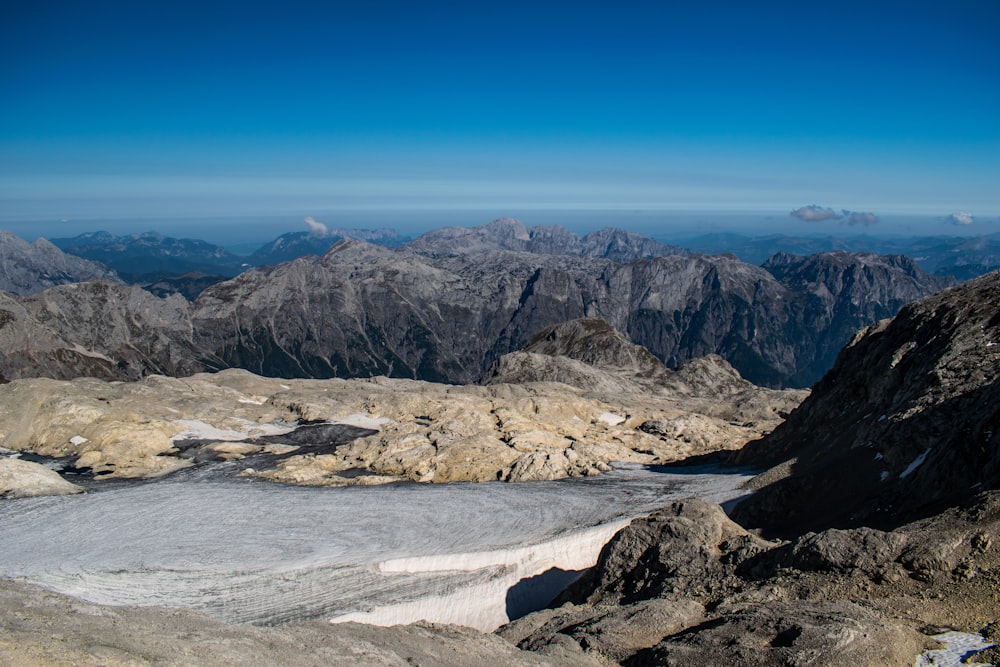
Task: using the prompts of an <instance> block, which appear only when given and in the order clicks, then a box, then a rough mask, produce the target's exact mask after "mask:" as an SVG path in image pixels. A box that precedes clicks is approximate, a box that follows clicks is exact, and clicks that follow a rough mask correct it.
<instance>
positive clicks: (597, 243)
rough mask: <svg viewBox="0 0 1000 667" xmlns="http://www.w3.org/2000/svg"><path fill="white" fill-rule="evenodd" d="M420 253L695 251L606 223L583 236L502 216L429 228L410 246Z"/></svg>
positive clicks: (626, 258)
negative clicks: (478, 224) (479, 223)
mask: <svg viewBox="0 0 1000 667" xmlns="http://www.w3.org/2000/svg"><path fill="white" fill-rule="evenodd" d="M407 247H408V248H409V249H410V250H412V251H413V252H415V253H418V254H420V255H424V256H426V257H431V258H443V257H448V256H452V255H463V254H475V253H481V252H489V251H492V250H510V251H515V252H530V253H535V254H543V255H570V256H573V257H595V258H603V259H610V260H611V261H613V262H618V263H620V264H627V263H628V262H634V261H636V260H639V259H650V258H653V257H665V256H667V255H681V256H685V257H686V256H688V255H690V254H691V252H690V251H688V250H685V249H684V248H680V247H677V246H671V245H666V244H663V243H660V242H659V241H656V240H654V239H651V238H648V237H645V236H642V235H641V234H636V233H633V232H626V231H623V230H621V229H614V228H611V227H606V228H604V229H601V230H599V231H596V232H590V233H589V234H586V235H584V236H582V237H580V236H577V235H576V234H573V233H571V232H570V231H568V230H567V229H566V228H564V227H560V226H558V225H556V226H553V227H547V226H545V225H538V226H536V227H526V226H525V225H523V224H522V223H521V222H520V221H518V220H515V219H513V218H498V219H497V220H494V221H493V222H491V223H489V224H488V225H484V226H481V227H443V228H441V229H435V230H434V231H431V232H427V233H426V234H424V235H422V236H420V237H419V238H417V239H416V240H415V241H413V242H411V243H410V244H408V246H407Z"/></svg>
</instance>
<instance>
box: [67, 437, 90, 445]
mask: <svg viewBox="0 0 1000 667" xmlns="http://www.w3.org/2000/svg"><path fill="white" fill-rule="evenodd" d="M85 442H90V441H89V440H87V439H86V438H85V437H83V436H82V435H74V436H73V437H72V438H70V439H69V444H71V445H76V446H78V447H79V446H80V445H82V444H83V443H85Z"/></svg>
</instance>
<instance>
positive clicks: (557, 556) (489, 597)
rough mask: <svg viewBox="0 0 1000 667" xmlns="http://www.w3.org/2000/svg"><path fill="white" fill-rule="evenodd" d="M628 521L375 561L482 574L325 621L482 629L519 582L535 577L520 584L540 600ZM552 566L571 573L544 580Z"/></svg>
mask: <svg viewBox="0 0 1000 667" xmlns="http://www.w3.org/2000/svg"><path fill="white" fill-rule="evenodd" d="M628 523H629V519H622V520H619V521H615V522H611V523H606V524H602V525H600V526H595V527H593V528H589V529H586V530H581V531H578V532H574V533H570V534H569V535H566V536H564V537H560V538H557V539H554V540H551V541H549V542H544V543H541V544H534V545H531V546H527V547H522V548H514V549H508V550H498V551H485V552H480V553H466V554H444V555H440V556H424V557H414V558H396V559H393V560H388V561H383V562H382V563H379V564H378V569H379V571H380V572H383V573H406V574H427V573H431V572H448V571H475V570H480V571H481V572H482V576H481V578H480V582H479V583H476V584H473V585H470V586H465V587H463V588H459V589H458V590H455V591H454V592H451V593H448V594H445V595H435V596H430V597H426V598H423V599H419V600H411V601H408V602H403V603H400V604H393V605H387V606H384V607H378V608H374V609H371V610H366V611H360V612H354V613H350V614H344V615H341V616H337V617H336V618H333V619H331V620H330V622H331V623H346V622H348V621H355V622H358V623H370V624H373V625H405V624H408V623H415V622H417V621H422V620H423V621H432V622H435V623H458V624H462V625H467V626H470V627H473V628H476V629H477V630H482V631H483V632H493V631H494V630H496V629H497V628H498V627H500V626H501V625H503V624H504V623H507V622H508V621H510V620H512V619H511V617H510V614H509V608H510V601H509V599H508V597H509V595H510V594H511V590H512V589H514V588H515V587H516V586H517V585H518V583H519V582H522V581H524V580H526V579H532V578H537V580H536V582H528V583H527V584H525V585H527V586H532V587H534V588H535V590H532V591H531V594H532V595H533V596H535V597H536V598H537V599H540V600H543V601H542V604H545V602H546V601H548V600H551V599H552V598H554V597H555V596H556V595H558V594H559V593H560V592H561V591H562V589H563V588H564V587H565V586H566V585H567V583H568V581H570V580H572V579H574V578H576V576H577V575H576V574H575V573H578V572H581V571H582V570H585V569H587V568H589V567H593V566H594V565H595V564H596V563H597V557H598V556H599V555H600V553H601V549H602V548H603V546H604V545H605V544H607V542H608V540H610V539H611V538H612V537H613V536H614V535H615V533H617V532H618V531H619V530H621V529H622V528H624V527H625V526H626V525H628ZM553 569H555V570H562V571H563V572H565V573H574V574H572V575H570V576H569V577H556V576H554V577H552V578H551V579H550V581H549V582H546V581H545V578H544V574H545V573H546V572H549V571H550V570H553Z"/></svg>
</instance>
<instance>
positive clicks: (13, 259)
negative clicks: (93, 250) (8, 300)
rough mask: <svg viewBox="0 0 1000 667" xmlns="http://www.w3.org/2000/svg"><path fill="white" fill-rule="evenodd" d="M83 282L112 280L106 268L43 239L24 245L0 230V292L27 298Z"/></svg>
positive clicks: (112, 273) (17, 238) (23, 242)
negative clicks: (54, 288) (52, 288)
mask: <svg viewBox="0 0 1000 667" xmlns="http://www.w3.org/2000/svg"><path fill="white" fill-rule="evenodd" d="M85 280H113V281H117V280H118V276H117V275H116V274H115V272H114V270H112V269H109V268H108V267H107V266H104V265H102V264H98V263H97V262H91V261H88V260H85V259H80V258H79V257H74V256H73V255H68V254H66V253H64V252H63V251H62V250H60V249H59V248H58V247H56V246H55V245H53V244H52V243H50V242H48V241H46V240H45V239H38V240H37V241H35V242H34V243H28V242H27V241H25V240H24V239H22V238H19V237H17V236H15V235H14V234H11V233H10V232H5V231H0V290H3V291H6V292H12V293H14V294H20V295H22V296H27V295H29V294H35V293H37V292H41V291H43V290H46V289H49V288H50V287H55V286H56V285H65V284H68V283H76V282H82V281H85Z"/></svg>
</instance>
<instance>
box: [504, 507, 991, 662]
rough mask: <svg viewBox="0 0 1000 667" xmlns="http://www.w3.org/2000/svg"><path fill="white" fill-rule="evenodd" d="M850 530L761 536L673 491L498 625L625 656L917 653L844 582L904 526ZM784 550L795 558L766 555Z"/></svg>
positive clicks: (904, 657) (781, 658) (915, 637)
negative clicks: (582, 567)
mask: <svg viewBox="0 0 1000 667" xmlns="http://www.w3.org/2000/svg"><path fill="white" fill-rule="evenodd" d="M876 532H877V531H876ZM930 535H931V532H930V531H928V532H927V533H926V534H922V535H921V539H923V538H929V537H930ZM841 537H842V538H844V539H842V540H840V539H837V538H841ZM849 537H854V538H857V537H859V535H851V536H847V535H825V536H816V535H811V536H808V537H807V538H803V539H802V540H800V541H798V542H796V543H793V544H787V545H779V544H776V543H769V542H765V541H763V540H761V539H759V538H757V537H755V536H754V535H752V534H750V533H747V532H746V531H745V530H743V529H742V528H741V527H740V526H738V525H737V524H735V523H733V522H732V521H731V520H729V519H728V518H727V517H726V515H725V514H724V513H723V512H722V510H721V508H719V507H718V506H716V505H712V504H710V503H706V502H704V501H702V500H698V499H694V498H689V499H686V500H683V501H677V502H674V503H672V504H670V505H669V506H667V507H665V508H663V509H662V510H660V511H658V512H655V513H653V514H651V515H650V516H648V517H646V518H642V519H636V520H633V521H632V523H631V524H630V525H629V526H628V527H626V528H624V529H623V530H622V531H620V532H619V533H618V534H617V535H616V536H615V537H614V538H613V539H612V540H611V541H610V542H609V543H608V544H607V545H606V546H605V548H604V550H603V551H602V552H601V556H600V559H599V560H598V563H597V565H596V566H595V568H594V569H593V570H592V571H591V572H589V573H588V574H587V575H585V576H584V578H583V579H581V580H580V581H579V582H578V583H577V584H575V585H574V586H572V587H571V588H570V589H569V590H568V591H567V592H566V593H564V594H563V596H562V597H561V598H559V599H557V600H556V602H555V604H554V605H553V607H554V608H552V609H549V610H545V611H541V612H537V613H535V614H531V615H528V616H526V617H524V618H522V619H519V620H517V621H515V622H513V623H511V624H509V625H508V626H506V627H504V628H502V629H501V630H500V631H499V632H500V634H501V635H502V636H504V637H505V638H507V639H508V640H510V641H512V642H515V643H517V645H518V646H519V647H521V648H524V649H530V650H533V651H539V652H543V651H545V650H546V649H551V648H554V647H558V648H559V649H560V650H562V651H563V652H566V653H570V652H572V651H574V650H575V651H576V652H577V653H578V654H579V655H580V656H581V657H584V656H593V657H597V658H598V659H601V660H605V661H609V662H614V663H616V664H624V665H690V664H697V663H700V662H703V661H707V662H708V663H709V664H725V665H744V664H746V665H775V666H777V665H788V664H817V665H841V664H852V665H854V664H856V665H910V664H913V659H914V657H915V656H916V655H917V653H919V652H920V650H921V647H922V645H923V640H922V638H921V637H920V635H919V634H918V633H916V632H915V631H914V630H913V629H912V628H911V627H908V624H907V623H901V622H899V621H896V620H893V618H892V615H891V614H886V613H884V612H883V611H881V610H878V609H872V608H865V607H866V606H867V607H872V606H875V605H871V604H870V601H868V602H869V603H868V604H867V605H865V606H862V605H860V604H858V602H862V601H863V598H864V594H862V595H860V596H857V597H855V598H853V599H852V596H851V594H850V593H849V591H854V590H859V589H860V590H862V591H864V590H866V589H865V587H866V586H867V587H868V589H870V588H871V586H872V580H871V579H870V578H869V577H870V576H871V575H872V574H873V573H871V572H869V571H868V570H866V569H865V568H866V566H867V565H868V564H870V563H873V562H874V561H875V560H876V559H878V558H880V557H883V556H887V554H888V552H887V550H886V547H887V545H891V546H890V548H889V551H891V552H892V554H888V555H890V556H893V557H898V556H900V552H901V550H902V544H904V543H905V540H906V538H905V536H902V535H896V534H878V535H876V534H875V533H874V532H873V534H871V535H867V539H864V540H859V541H857V543H856V544H855V545H853V546H847V545H846V541H847V540H848V539H849ZM949 537H951V538H953V537H954V536H949ZM928 541H929V542H930V543H934V544H940V543H942V542H943V541H952V542H953V541H955V540H954V539H951V540H928ZM792 553H794V554H795V558H794V559H793V560H795V563H792V562H790V561H788V560H786V561H785V562H783V563H781V565H780V566H779V567H774V566H773V563H774V561H776V560H781V559H782V558H785V559H787V558H788V556H789V554H792ZM769 561H770V562H771V563H772V567H770V568H769V567H761V566H762V565H765V564H767V563H768V562H769ZM796 563H797V564H798V565H801V566H803V569H801V570H799V569H796V568H797V565H796ZM893 565H894V563H893V561H891V560H890V561H889V562H888V563H885V564H882V566H883V567H891V566H893ZM823 567H828V568H830V569H828V570H827V572H826V573H823V574H820V573H818V570H819V569H820V568H823ZM896 567H898V566H896ZM838 568H839V569H838ZM831 573H832V574H831ZM823 577H830V578H831V579H832V580H828V581H825V580H824V579H823ZM836 577H841V578H842V579H841V581H836V580H835V578H836ZM888 579H889V577H885V576H883V577H882V578H881V579H880V581H887V580H888ZM844 581H850V582H851V583H850V584H848V585H845V584H844ZM890 591H892V589H891V587H890V588H887V589H886V591H884V592H882V593H875V592H873V593H872V595H873V596H876V597H881V598H883V599H884V598H886V597H891V596H892V595H893V594H894V593H895V591H892V592H890ZM883 601H884V600H883ZM956 601H957V600H956ZM559 604H561V605H562V606H558V607H555V605H559ZM987 613H988V612H987Z"/></svg>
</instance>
